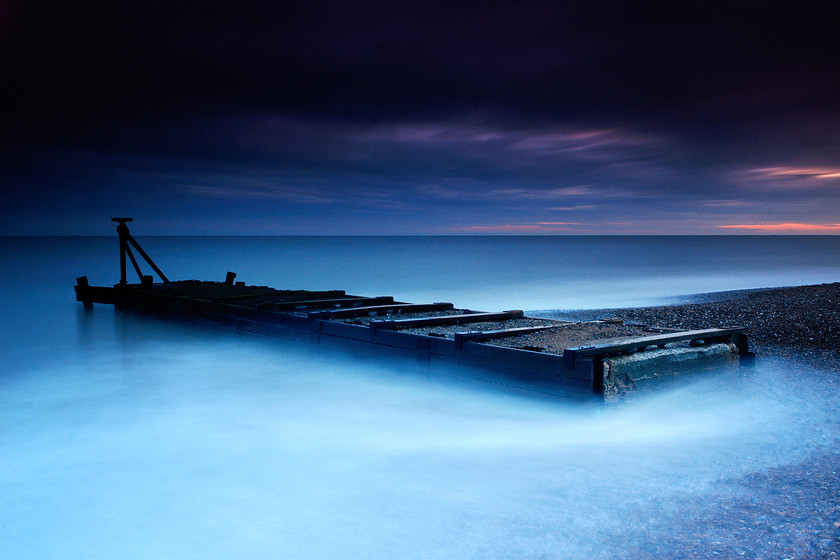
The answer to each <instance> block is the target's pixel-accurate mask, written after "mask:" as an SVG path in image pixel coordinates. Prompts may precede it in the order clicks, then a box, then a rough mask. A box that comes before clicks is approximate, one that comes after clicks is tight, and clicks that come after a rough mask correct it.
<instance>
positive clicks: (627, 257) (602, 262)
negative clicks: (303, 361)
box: [0, 235, 840, 310]
mask: <svg viewBox="0 0 840 560" xmlns="http://www.w3.org/2000/svg"><path fill="white" fill-rule="evenodd" d="M138 239H140V240H141V243H142V244H143V246H144V247H145V248H146V249H147V251H148V252H149V253H150V254H151V256H152V257H153V258H154V259H155V261H156V262H157V263H158V265H160V267H161V268H162V270H163V271H164V272H165V273H166V274H167V276H168V277H169V278H172V279H192V278H194V279H200V280H214V279H219V280H223V279H224V277H225V273H226V272H227V271H228V270H231V271H234V272H236V273H237V274H238V280H242V281H245V282H246V283H249V284H262V285H269V286H272V287H275V288H295V289H297V288H302V289H344V290H346V291H347V292H348V293H353V294H358V295H393V296H394V297H396V298H398V299H402V300H406V301H411V302H422V301H440V300H446V301H452V302H453V303H455V304H456V305H459V306H464V307H470V308H475V309H487V310H493V309H497V308H504V309H511V308H517V309H525V310H535V309H588V308H601V307H620V306H639V305H648V304H658V303H662V302H664V301H668V298H674V297H678V296H682V295H687V294H695V293H704V292H712V291H723V290H736V289H746V288H761V287H773V286H791V285H802V284H813V283H823V282H834V281H838V280H840V236H673V237H659V236H653V237H645V236H641V237H637V236H628V237H616V236H604V237H597V236H596V237H589V236H587V237H565V236H563V237H559V236H558V237H542V236H540V237H537V236H534V237H529V236H499V237H471V236H465V237H147V238H140V237H139V238H138ZM0 243H2V247H3V250H4V252H6V253H7V254H9V253H11V254H14V253H16V252H22V253H23V254H25V255H27V257H28V258H29V259H31V260H32V263H33V264H35V261H37V260H42V261H43V262H42V265H43V266H44V267H48V266H50V264H55V262H56V261H58V262H62V263H64V264H63V265H62V266H61V271H62V272H63V273H66V274H67V276H66V277H65V281H70V282H71V283H72V279H70V280H68V278H69V277H70V276H73V275H76V276H80V275H83V274H84V275H87V276H88V277H89V279H90V281H91V283H92V284H104V285H110V284H112V283H114V282H116V281H118V280H119V271H118V261H117V258H116V255H117V254H118V248H117V241H116V235H115V236H114V237H113V238H107V237H105V238H66V239H61V238H41V239H38V238H26V239H21V238H9V239H5V240H2V241H0ZM38 255H43V258H41V257H38ZM45 270H46V269H45ZM147 271H148V268H147ZM148 272H149V273H151V271H148ZM129 274H130V275H133V274H134V272H133V270H131V267H130V265H129Z"/></svg>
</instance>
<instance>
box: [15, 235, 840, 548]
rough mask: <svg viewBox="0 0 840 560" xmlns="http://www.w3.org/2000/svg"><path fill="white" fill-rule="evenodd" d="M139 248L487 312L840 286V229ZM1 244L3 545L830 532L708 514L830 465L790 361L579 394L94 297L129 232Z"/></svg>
mask: <svg viewBox="0 0 840 560" xmlns="http://www.w3.org/2000/svg"><path fill="white" fill-rule="evenodd" d="M139 240H140V242H141V243H142V244H143V246H144V247H145V248H146V249H147V250H148V251H149V252H150V253H151V255H152V256H153V257H154V258H155V260H156V261H157V262H158V264H159V265H160V266H161V268H162V269H163V270H164V271H165V272H166V273H167V275H169V276H170V277H171V278H174V279H182V278H183V279H186V278H199V279H218V280H221V279H223V278H224V275H225V272H226V271H227V270H233V271H236V272H237V273H238V274H239V277H238V279H240V280H244V281H246V282H247V283H249V284H266V285H271V286H273V287H280V288H311V289H322V288H323V289H335V288H338V289H346V290H347V291H348V293H357V294H359V295H383V294H385V295H394V296H395V297H397V298H398V299H403V300H407V301H418V302H419V301H452V302H453V303H455V304H456V305H458V306H463V307H466V306H469V307H472V308H478V309H485V310H497V309H511V308H522V309H551V308H563V309H572V308H578V309H579V308H591V307H609V306H616V305H639V304H647V303H660V302H661V301H662V298H673V297H676V296H679V295H681V294H690V293H697V292H705V291H712V290H724V289H725V290H729V289H741V288H754V287H763V286H773V285H793V284H808V283H819V282H831V281H836V280H838V278H840V250H838V249H840V237H835V238H832V237H807V238H796V237H769V238H741V237H738V238H725V237H721V238H151V237H150V238H139ZM0 257H2V260H3V262H4V263H5V266H4V275H3V278H2V280H0V282H2V285H3V288H4V290H3V291H4V293H5V294H6V298H5V303H4V305H3V307H2V318H3V321H4V333H5V336H4V337H3V339H2V343H0V344H2V355H3V361H2V363H0V496H2V507H0V532H2V538H0V558H6V559H24V558H26V559H30V558H86V559H90V558H109V559H110V558H114V557H120V558H178V559H183V558H202V559H203V558H224V559H227V558H301V559H322V558H323V559H327V558H330V559H333V558H418V559H419V558H625V557H628V558H629V557H644V556H645V555H648V556H649V557H651V558H660V557H668V556H669V554H670V555H672V556H673V555H676V554H677V553H680V554H683V553H684V552H685V550H686V546H688V545H686V544H685V543H694V544H696V546H697V547H698V548H697V550H701V551H702V550H706V551H714V550H716V549H717V548H722V549H726V550H731V549H735V550H741V551H742V552H743V553H744V557H748V558H750V557H755V554H756V551H762V550H767V549H768V548H767V547H768V546H769V545H768V542H767V541H768V539H770V540H772V539H778V540H779V541H780V542H781V541H784V542H797V543H799V544H798V545H797V546H799V547H800V548H801V549H802V550H803V551H805V552H811V553H813V552H814V551H816V550H824V549H825V547H826V546H828V545H827V544H826V543H824V542H822V543H821V542H814V541H813V540H812V541H809V540H808V538H807V537H802V535H803V534H804V531H806V529H808V527H807V526H806V525H807V523H810V522H811V520H812V514H811V513H807V512H806V509H807V508H808V507H810V506H808V505H807V504H803V506H802V508H803V511H802V516H801V518H800V517H797V516H794V517H793V518H792V519H791V520H790V522H789V523H788V524H786V525H785V526H784V527H781V528H778V530H774V532H772V533H768V532H767V531H766V530H765V528H764V527H762V526H760V525H757V526H755V530H754V531H755V532H754V533H752V534H751V533H746V534H744V533H743V531H741V532H734V531H729V530H728V529H727V527H726V526H722V527H720V526H714V525H709V524H708V520H709V519H710V518H712V519H714V518H717V516H718V513H719V511H722V506H721V505H720V504H727V503H732V502H737V503H743V502H748V501H749V499H750V492H751V489H750V486H749V484H747V483H745V482H744V481H745V480H749V477H751V476H755V475H761V474H763V473H767V472H770V471H772V470H773V469H774V468H776V467H785V466H790V465H797V464H800V463H803V462H807V461H809V460H812V459H813V458H814V457H821V456H824V455H826V454H836V452H837V450H838V449H837V446H838V438H839V437H840V435H838V426H840V415H838V411H837V409H838V407H837V404H838V395H837V394H836V391H834V390H832V385H831V384H825V383H821V382H820V375H819V374H820V372H818V371H813V370H810V369H809V368H807V367H805V366H803V365H801V364H798V363H796V362H795V361H790V362H785V361H770V360H763V361H762V360H759V362H758V364H757V366H756V367H755V368H754V369H752V370H750V371H749V372H748V373H746V374H744V375H740V374H738V375H736V374H729V375H724V376H722V377H715V378H710V379H700V380H697V381H695V382H693V383H690V384H687V385H683V386H677V387H670V388H667V389H665V390H663V391H661V392H659V393H656V394H652V395H647V396H645V397H644V398H640V399H634V400H632V401H630V402H626V403H623V404H621V405H620V406H614V407H608V408H600V407H591V406H582V405H580V404H572V403H564V402H562V401H559V400H556V399H550V398H545V397H543V396H541V395H538V394H532V393H527V392H518V391H516V390H513V389H511V388H508V387H506V386H504V385H501V384H492V383H486V382H479V381H475V380H474V379H473V378H474V377H475V375H474V373H475V372H471V371H470V370H469V369H465V368H456V367H446V366H436V367H432V368H430V367H426V366H423V365H421V364H418V363H417V362H416V361H415V360H413V359H411V358H407V359H405V358H399V357H381V358H377V357H374V356H370V355H362V354H357V353H352V352H349V351H347V350H346V349H342V348H336V347H332V346H330V345H328V344H322V345H309V344H298V343H293V342H289V341H282V340H274V339H266V338H261V337H255V336H247V335H243V336H239V335H237V334H235V333H230V332H227V331H224V330H219V329H215V328H212V327H208V326H202V325H194V324H190V323H173V322H167V321H161V320H158V319H154V318H150V317H144V316H140V315H134V314H130V313H124V312H118V311H115V310H114V309H113V308H111V307H110V306H96V308H95V309H94V311H93V312H85V311H84V310H83V309H82V307H81V304H78V303H76V302H75V301H74V297H73V290H72V285H73V283H74V279H75V277H76V276H81V275H83V274H85V275H87V276H88V277H89V278H90V280H91V283H92V284H98V285H109V284H112V283H114V282H115V281H116V280H118V278H119V272H118V268H117V263H118V253H117V242H116V239H115V238H28V239H23V238H0ZM834 387H836V385H835V386H834ZM809 511H810V510H809ZM806 513H807V515H806ZM700 521H703V523H700ZM838 521H840V520H838ZM675 539H676V540H675ZM680 539H682V540H680ZM663 547H664V548H663ZM669 547H671V548H669ZM762 547H764V548H762ZM698 557H703V555H702V554H700V555H699V556H698Z"/></svg>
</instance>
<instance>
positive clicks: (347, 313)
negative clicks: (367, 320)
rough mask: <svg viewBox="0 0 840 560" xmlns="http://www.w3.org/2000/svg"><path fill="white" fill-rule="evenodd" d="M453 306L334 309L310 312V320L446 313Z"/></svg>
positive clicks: (399, 305)
mask: <svg viewBox="0 0 840 560" xmlns="http://www.w3.org/2000/svg"><path fill="white" fill-rule="evenodd" d="M454 307H455V306H454V305H452V304H451V303H395V304H393V305H368V306H365V307H352V308H349V309H335V310H327V311H312V312H311V313H309V318H310V319H342V318H347V317H363V316H365V315H380V314H382V313H388V312H389V311H392V312H393V311H397V312H401V313H422V312H425V311H446V310H448V309H452V308H454Z"/></svg>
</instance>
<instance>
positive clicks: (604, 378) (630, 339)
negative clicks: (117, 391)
mask: <svg viewBox="0 0 840 560" xmlns="http://www.w3.org/2000/svg"><path fill="white" fill-rule="evenodd" d="M112 221H114V222H117V223H118V226H117V232H118V233H119V240H120V266H121V270H120V273H121V274H120V282H119V283H118V284H115V285H114V286H106V287H102V286H91V285H90V284H89V282H88V279H87V277H85V276H82V277H80V278H78V279H77V284H76V286H75V290H76V299H77V301H80V302H82V303H83V304H84V305H85V307H86V308H90V307H92V306H93V304H94V303H100V304H113V305H115V306H116V307H118V308H121V309H130V310H136V311H141V312H148V313H155V314H157V315H162V316H172V317H178V318H186V319H190V320H197V321H205V322H212V323H214V324H219V325H223V326H227V327H229V328H233V329H237V330H239V331H242V332H249V333H256V334H261V335H266V336H272V337H281V338H292V339H296V340H303V341H312V342H316V343H321V342H327V341H336V342H339V341H344V342H349V343H351V344H352V345H354V346H358V345H364V346H367V347H368V348H377V347H379V348H382V347H390V348H394V349H398V350H399V351H401V353H407V354H413V355H416V356H417V357H418V358H420V359H422V360H429V361H432V360H435V361H437V360H442V361H447V362H450V363H459V364H465V365H469V366H473V371H475V369H476V368H477V369H478V370H480V371H482V372H486V373H487V376H486V377H487V379H491V380H496V381H502V382H505V383H508V384H513V385H516V386H520V387H523V388H526V389H532V390H533V389H538V390H540V391H541V392H547V393H551V394H554V395H557V396H558V397H563V398H572V399H585V400H589V399H594V400H611V399H615V398H620V397H622V396H625V395H627V394H629V393H632V392H635V391H637V390H638V389H640V388H642V387H643V386H645V385H652V384H654V383H656V382H659V381H663V380H667V379H673V378H675V377H682V376H684V375H686V374H689V373H696V372H702V371H711V370H718V369H721V368H727V367H737V366H738V365H739V364H741V362H743V361H750V360H752V358H753V357H754V355H753V354H752V353H751V352H750V351H749V348H748V342H747V336H746V334H745V333H744V329H743V328H741V327H729V328H717V329H704V330H678V329H668V328H664V327H651V326H646V325H636V324H628V323H623V322H621V321H618V320H603V321H586V322H571V321H559V320H552V319H541V318H536V317H528V316H525V315H524V313H523V312H522V311H519V310H513V311H499V312H485V311H475V310H471V309H461V308H456V307H455V306H454V305H453V304H452V303H441V302H435V303H408V302H402V301H396V300H395V299H394V298H393V297H391V296H376V297H365V296H357V295H350V294H347V293H345V292H344V291H343V290H329V291H309V290H282V289H274V288H269V287H266V286H248V285H245V283H244V282H237V281H236V280H235V279H236V274H234V273H233V272H228V273H227V275H226V278H225V280H224V281H223V282H208V281H198V280H182V281H170V280H169V279H168V278H167V277H166V276H165V275H164V274H163V272H162V271H161V270H160V269H159V268H158V267H157V266H156V265H155V264H154V262H153V261H152V259H151V258H150V257H149V256H148V255H147V254H146V253H145V251H143V249H142V248H141V247H140V245H139V244H138V243H137V241H136V240H135V239H134V238H133V237H132V236H131V234H130V233H129V231H128V226H126V223H127V222H130V221H131V218H112ZM132 246H133V247H134V248H135V249H136V250H137V252H138V253H139V255H140V256H141V257H142V258H143V259H144V260H145V261H146V262H147V263H148V264H149V266H150V267H151V268H152V270H154V272H155V273H156V274H157V275H158V276H159V278H160V282H155V281H154V278H153V277H152V276H150V275H144V274H143V273H142V271H141V268H140V265H139V263H138V262H137V259H136V257H135V256H134V253H133V251H132V250H131V247H132ZM126 258H128V260H129V261H130V262H131V263H132V266H133V267H134V269H135V271H136V272H137V275H138V277H139V280H140V281H139V283H129V282H128V281H127V277H126V276H127V274H126V266H127V260H126Z"/></svg>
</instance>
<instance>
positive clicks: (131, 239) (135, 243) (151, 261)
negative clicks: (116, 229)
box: [125, 228, 169, 282]
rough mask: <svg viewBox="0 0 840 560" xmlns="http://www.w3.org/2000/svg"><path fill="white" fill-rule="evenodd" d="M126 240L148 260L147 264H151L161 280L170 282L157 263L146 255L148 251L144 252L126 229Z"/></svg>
mask: <svg viewBox="0 0 840 560" xmlns="http://www.w3.org/2000/svg"><path fill="white" fill-rule="evenodd" d="M125 239H126V241H128V242H129V243H131V244H132V245H134V248H135V249H137V252H138V253H140V256H141V257H143V258H144V259H146V262H147V263H149V266H151V267H152V270H154V271H155V272H156V273H157V275H158V276H160V279H161V280H163V281H164V282H169V278H167V277H166V275H165V274H164V273H163V272H162V271H161V270H160V269H159V268H158V266H157V265H156V264H155V261H153V260H152V257H150V256H149V255H148V254H147V253H146V251H144V250H143V247H141V246H140V244H139V243H137V241H136V240H135V239H134V237H133V236H132V235H131V234H130V233H128V228H126V229H125ZM126 247H127V246H126Z"/></svg>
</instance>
